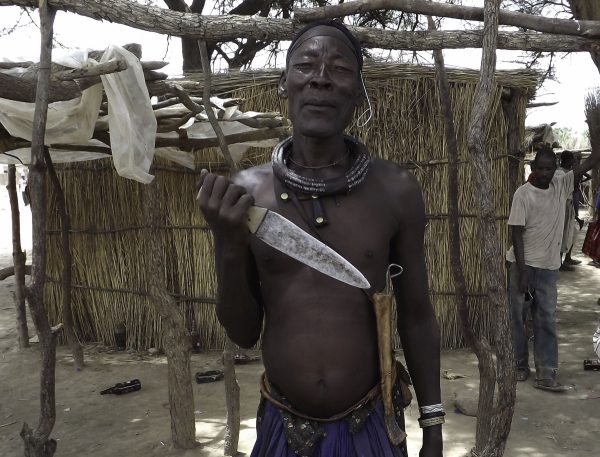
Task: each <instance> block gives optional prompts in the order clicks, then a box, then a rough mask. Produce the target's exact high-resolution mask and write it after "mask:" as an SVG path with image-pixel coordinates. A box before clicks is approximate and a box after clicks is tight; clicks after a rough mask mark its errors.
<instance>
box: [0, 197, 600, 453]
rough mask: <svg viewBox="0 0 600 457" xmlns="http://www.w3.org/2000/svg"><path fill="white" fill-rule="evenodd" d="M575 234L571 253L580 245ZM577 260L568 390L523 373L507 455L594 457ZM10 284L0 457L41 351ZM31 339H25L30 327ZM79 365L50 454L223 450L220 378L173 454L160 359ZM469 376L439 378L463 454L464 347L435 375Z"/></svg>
mask: <svg viewBox="0 0 600 457" xmlns="http://www.w3.org/2000/svg"><path fill="white" fill-rule="evenodd" d="M22 218H23V225H24V227H25V228H24V230H23V240H24V241H23V244H24V248H25V249H27V250H28V251H30V249H31V233H30V229H28V228H27V227H29V226H30V221H31V215H30V213H29V210H28V209H23V212H22ZM584 232H585V228H584V230H583V231H582V232H581V233H580V237H579V240H578V245H577V246H576V249H577V250H579V249H580V247H581V241H582V238H583V234H584ZM10 233H11V232H10V211H9V206H8V198H7V193H6V191H5V190H4V189H0V268H3V267H6V266H9V265H11V264H12V258H11V250H12V248H11V235H10ZM575 257H576V258H579V259H580V260H582V261H583V263H582V265H581V266H579V267H578V268H577V271H574V272H566V273H563V276H562V279H561V281H560V283H559V293H560V296H559V308H558V318H559V321H558V331H559V337H560V339H559V344H560V347H559V351H560V371H559V380H560V381H561V382H562V383H564V384H565V385H566V386H567V387H568V391H567V392H565V393H563V394H554V393H550V392H544V391H540V390H537V389H534V388H533V381H532V378H530V379H529V380H528V381H527V382H524V383H519V385H518V386H517V388H518V392H517V403H516V409H515V414H514V418H513V426H512V431H511V434H510V437H509V440H508V445H507V451H506V454H505V455H507V456H525V455H526V456H531V457H550V456H557V455H561V456H566V457H575V456H587V455H594V449H596V452H597V449H598V439H599V438H600V414H599V413H598V410H599V408H600V400H599V399H597V397H598V396H599V395H598V394H600V372H592V371H583V369H582V360H583V359H584V358H593V355H594V354H593V351H592V343H591V337H592V334H593V333H594V330H595V329H596V327H597V325H598V321H599V320H600V319H599V318H600V306H598V305H597V304H596V302H597V300H598V298H599V297H600V269H596V268H594V267H592V266H590V265H587V263H588V259H586V258H584V257H583V256H581V255H576V256H575ZM13 289H14V283H13V279H12V278H9V279H7V280H4V281H2V282H0V355H1V357H2V359H1V360H0V386H1V387H0V392H1V394H0V456H19V455H23V453H22V450H21V438H20V437H19V431H20V429H21V426H22V424H23V422H25V421H26V422H28V423H29V424H30V425H31V426H35V425H36V424H37V419H38V415H39V400H38V395H39V361H40V358H39V348H38V347H37V346H38V345H37V344H33V345H32V347H31V348H30V349H27V350H23V351H19V349H18V347H17V343H16V331H15V329H14V322H15V314H14V305H13V299H12V294H11V292H12V290H13ZM29 328H30V334H31V335H34V334H35V332H34V329H33V325H32V324H31V322H30V327H29ZM219 359H220V353H219V352H217V351H207V352H204V353H201V354H194V355H193V356H192V373H195V372H197V371H206V370H209V369H218V368H220V362H219ZM85 363H86V366H85V369H84V370H83V371H82V372H75V371H74V369H73V363H72V358H71V356H70V354H69V351H68V349H67V348H66V347H64V346H63V347H59V348H58V353H57V369H56V410H57V412H56V424H55V426H54V430H53V431H52V435H51V436H52V437H53V438H55V439H57V440H59V441H58V452H57V454H56V455H57V456H58V455H65V456H66V455H70V456H92V455H93V456H95V457H102V456H106V457H113V456H117V455H127V456H129V457H137V456H140V457H141V456H155V455H156V456H162V455H172V456H177V457H188V456H192V455H194V456H196V455H201V456H218V455H223V437H224V433H225V431H224V426H225V399H224V387H223V383H222V382H216V383H210V384H195V383H194V387H193V389H194V403H195V408H194V409H195V410H196V436H197V440H198V442H199V443H200V444H199V445H198V447H197V449H194V450H190V451H186V452H183V451H171V450H170V419H169V411H168V401H167V374H166V373H167V371H166V358H165V357H164V356H163V355H160V354H159V355H157V356H150V355H148V354H147V353H145V352H132V353H128V352H113V351H112V349H111V348H107V347H104V346H103V345H101V344H88V345H87V346H86V347H85ZM444 370H451V371H452V373H455V374H462V375H467V376H468V377H466V378H462V379H456V380H453V381H451V380H447V379H444V378H442V379H441V384H442V390H443V403H444V407H445V409H446V411H448V412H449V414H448V416H447V424H446V425H445V426H444V440H445V445H444V446H445V455H446V456H447V457H462V456H465V455H467V453H468V450H469V449H470V448H471V447H472V446H473V441H474V436H475V424H476V419H475V418H473V417H469V416H465V415H463V414H460V413H458V412H457V411H455V407H454V392H455V391H456V390H457V389H459V388H460V387H463V386H468V387H474V388H477V385H478V372H477V360H476V358H475V357H474V356H473V355H472V354H471V353H470V351H469V350H466V349H459V350H445V351H443V354H442V372H443V371H444ZM261 372H262V366H261V365H260V363H258V364H251V365H244V366H238V368H237V373H238V379H239V382H240V385H241V401H242V407H241V410H242V411H241V413H242V432H241V436H240V446H239V450H240V452H241V454H240V455H244V454H246V455H249V453H250V451H251V448H252V444H253V442H254V439H255V437H256V433H255V428H254V418H255V410H256V406H257V404H258V398H259V392H258V379H259V375H260V373H261ZM134 378H138V379H140V380H141V383H142V389H141V391H139V392H135V393H132V394H129V395H125V396H114V395H106V396H100V395H99V392H100V390H101V389H104V388H106V387H109V386H111V385H113V384H114V383H116V382H120V381H126V380H130V379H134ZM406 414H407V433H408V436H409V438H408V440H409V454H410V456H411V457H412V456H417V455H418V451H419V448H420V431H419V428H418V425H417V422H416V420H417V417H418V410H417V407H416V405H415V403H414V402H413V406H412V407H411V408H409V409H408V410H407V411H406Z"/></svg>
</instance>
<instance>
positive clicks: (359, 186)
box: [199, 20, 444, 457]
mask: <svg viewBox="0 0 600 457" xmlns="http://www.w3.org/2000/svg"><path fill="white" fill-rule="evenodd" d="M361 69H362V54H361V49H360V46H359V45H358V42H357V41H356V39H355V38H354V37H353V36H352V34H351V33H350V32H349V31H348V30H347V29H346V28H345V27H344V26H343V25H342V24H341V23H339V22H337V21H331V20H324V21H317V22H315V23H312V24H309V25H308V26H307V27H305V28H304V29H303V30H301V31H300V32H299V33H298V35H297V36H296V38H295V39H294V40H293V41H292V44H291V45H290V49H289V51H288V55H287V62H286V69H285V71H284V72H283V74H282V76H281V79H280V83H279V88H278V92H279V95H280V96H281V97H282V98H284V99H286V100H287V102H288V116H289V118H290V119H291V121H292V123H293V125H294V134H293V137H292V138H290V139H288V140H285V141H283V142H282V143H281V144H280V145H278V146H277V147H276V148H275V151H274V153H273V163H272V164H264V165H261V166H258V167H254V168H251V169H249V170H245V171H243V172H240V173H238V174H237V175H235V176H234V177H233V178H232V180H231V181H230V180H228V179H226V178H224V177H222V176H216V175H213V174H209V173H208V172H206V171H203V173H202V174H201V178H200V182H199V186H201V192H200V195H199V205H200V209H201V210H202V213H203V214H204V216H205V219H206V220H207V222H208V224H209V225H210V227H211V229H212V232H213V235H214V242H215V258H216V269H217V280H218V289H217V297H218V304H217V316H218V318H219V321H220V322H221V324H222V325H223V326H224V327H225V329H226V330H227V334H228V335H229V337H230V338H231V339H232V340H233V341H234V342H236V343H237V344H238V345H240V346H242V347H246V348H248V347H251V346H253V345H254V344H255V343H256V342H257V341H258V339H259V337H260V335H261V330H262V352H263V360H264V365H265V369H266V375H267V376H265V377H264V378H263V385H267V383H268V386H267V387H265V389H263V396H268V397H269V401H264V398H263V401H261V407H260V408H259V414H258V419H257V431H258V438H257V443H256V445H255V448H254V451H253V453H252V455H253V456H265V455H266V456H270V457H271V456H295V455H315V456H327V457H332V456H340V457H342V456H344V457H345V456H353V455H372V456H400V455H406V451H405V447H404V443H401V445H400V446H393V445H392V444H391V443H390V442H389V440H388V439H387V438H386V435H385V431H384V428H383V415H382V406H381V401H380V400H379V399H369V392H372V391H373V388H374V386H377V384H378V383H379V378H380V376H379V361H378V349H377V331H376V322H375V316H374V312H373V307H372V304H371V303H370V300H369V297H370V295H371V294H373V293H374V292H376V291H382V290H383V289H384V288H385V285H386V271H387V268H388V264H389V263H396V264H399V265H401V266H402V267H403V268H404V272H403V273H402V275H400V276H399V277H397V278H395V279H394V290H395V297H396V300H397V304H398V331H399V333H400V337H401V340H402V346H403V349H404V354H405V357H406V362H407V365H408V369H409V371H410V374H411V376H412V380H413V383H414V387H415V392H416V395H417V399H418V402H419V405H421V406H422V407H424V408H421V418H422V419H423V420H425V422H421V424H422V425H423V424H428V422H427V419H429V418H433V419H441V417H440V416H443V414H444V413H443V409H442V408H441V394H440V383H439V371H440V360H439V345H440V342H439V329H438V325H437V321H436V318H435V314H434V312H433V308H432V306H431V303H430V301H429V296H428V286H427V271H426V268H425V258H424V253H423V233H424V227H425V214H424V206H423V199H422V196H421V190H420V186H419V184H418V182H417V180H416V179H415V177H414V176H413V175H412V174H411V173H409V172H408V171H406V170H404V169H402V168H401V167H399V166H398V165H396V164H393V163H391V162H387V161H384V160H379V159H374V158H371V157H370V156H369V153H368V151H367V149H366V147H365V146H364V145H363V144H361V143H360V142H358V141H357V140H355V139H353V138H350V137H348V136H345V135H344V134H343V132H344V129H345V128H346V127H347V126H348V125H349V123H350V121H351V120H352V117H353V113H354V109H355V108H356V107H358V106H361V105H362V104H363V101H364V98H365V92H364V85H363V84H362V75H361ZM252 204H256V205H258V206H262V207H265V208H268V209H270V210H272V211H275V212H277V213H279V214H281V215H283V216H284V217H286V218H287V219H289V220H291V221H293V222H294V223H295V224H297V225H298V226H300V227H301V228H303V229H304V230H306V231H307V232H309V233H311V234H313V235H314V236H316V237H318V238H321V239H322V240H324V241H326V242H327V243H328V244H329V245H330V246H331V247H333V248H334V249H335V250H336V251H338V252H339V253H340V254H341V255H342V256H343V257H345V258H346V259H347V260H349V261H350V262H351V263H352V264H353V265H354V266H355V267H357V268H358V269H359V270H360V271H361V272H362V273H363V274H364V275H365V276H366V278H367V279H368V281H369V282H370V284H371V285H372V288H371V289H370V290H368V291H364V290H359V289H357V288H354V287H351V286H348V285H346V284H343V283H341V282H339V281H336V280H334V279H331V278H329V277H327V276H325V275H323V274H321V273H319V272H317V271H315V270H313V269H311V268H309V267H307V266H305V265H303V264H301V263H299V262H297V261H296V260H293V259H292V258H290V257H288V256H286V255H284V254H282V253H279V252H278V251H275V250H274V249H272V248H270V247H269V246H267V245H265V244H264V243H263V242H261V241H260V240H258V239H256V238H254V237H251V236H250V235H249V232H248V229H247V227H246V222H245V214H246V211H247V210H248V208H249V207H250V205H252ZM263 319H264V329H263V328H262V325H263ZM396 400H401V399H398V398H396ZM273 401H276V402H277V405H276V404H275V403H274V402H273ZM396 414H397V420H398V423H399V425H400V426H402V425H403V417H402V416H403V415H402V410H401V408H400V409H399V410H398V411H397V412H396ZM398 414H399V415H398ZM339 416H343V417H342V418H340V419H339V420H333V419H337V418H339ZM434 422H441V421H439V420H436V421H434ZM420 455H421V456H422V457H425V456H427V457H429V456H437V457H439V456H441V455H442V432H441V425H440V424H439V423H438V424H436V425H432V426H426V427H424V428H423V448H422V449H421V454H420Z"/></svg>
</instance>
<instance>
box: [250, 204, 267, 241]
mask: <svg viewBox="0 0 600 457" xmlns="http://www.w3.org/2000/svg"><path fill="white" fill-rule="evenodd" d="M268 212H269V210H268V209H267V208H262V207H260V206H251V207H250V208H248V211H247V212H246V223H247V224H248V230H250V233H252V234H255V233H256V231H257V230H258V229H259V227H260V224H262V222H263V220H264V219H265V217H266V216H267V213H268Z"/></svg>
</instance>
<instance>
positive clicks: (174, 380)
mask: <svg viewBox="0 0 600 457" xmlns="http://www.w3.org/2000/svg"><path fill="white" fill-rule="evenodd" d="M142 189H143V203H142V204H143V209H144V216H145V218H146V226H147V231H146V238H145V242H146V259H147V264H146V265H147V267H146V274H147V275H148V276H147V278H148V284H149V290H148V292H149V296H150V302H151V303H152V305H153V306H154V308H155V309H156V311H157V312H158V314H159V315H160V317H161V320H162V328H163V331H164V332H165V334H166V337H165V338H164V342H165V343H164V344H165V346H164V350H165V353H166V355H167V363H168V384H169V387H168V389H169V405H170V409H169V412H170V414H171V438H172V440H173V447H174V448H179V449H192V448H194V447H195V446H196V420H195V416H194V391H193V390H192V374H191V364H190V355H191V346H190V340H189V338H188V332H187V330H186V328H185V321H184V316H183V312H182V311H181V310H180V309H179V307H178V306H177V304H176V303H175V300H173V298H172V297H171V296H170V295H169V293H168V292H167V290H166V284H167V278H166V274H165V270H164V266H165V264H166V263H165V261H164V249H163V241H162V234H161V232H160V201H159V198H158V184H157V182H156V178H154V180H153V181H152V182H151V183H150V184H147V185H144V186H142Z"/></svg>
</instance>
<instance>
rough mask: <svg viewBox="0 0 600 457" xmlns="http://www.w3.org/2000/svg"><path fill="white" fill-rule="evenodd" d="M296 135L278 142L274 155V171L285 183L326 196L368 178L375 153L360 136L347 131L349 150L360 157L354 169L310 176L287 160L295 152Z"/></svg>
mask: <svg viewBox="0 0 600 457" xmlns="http://www.w3.org/2000/svg"><path fill="white" fill-rule="evenodd" d="M292 141H293V137H289V138H287V139H285V140H283V141H282V142H281V143H279V144H278V145H277V146H275V149H274V150H273V155H272V158H271V159H272V163H273V172H274V173H275V176H277V178H278V179H279V180H280V181H281V182H283V184H284V185H285V186H286V187H288V188H290V189H292V190H294V191H296V192H300V193H304V194H310V195H316V196H319V197H326V196H329V195H335V194H343V193H346V192H348V191H350V190H352V188H354V187H356V186H358V185H359V184H360V183H361V182H363V181H364V179H365V177H366V176H367V172H368V171H369V165H370V164H371V156H370V155H369V153H368V152H367V148H366V147H365V146H364V145H363V144H362V143H361V142H359V141H358V140H356V139H354V138H352V137H350V136H347V135H344V142H345V143H346V147H347V148H348V151H349V152H354V154H355V155H356V160H355V161H354V163H353V164H352V166H351V167H350V170H348V171H347V172H346V174H344V175H342V176H338V177H336V178H333V179H314V178H306V177H304V176H300V175H299V174H297V173H295V172H294V171H293V170H290V169H289V168H288V167H287V165H286V164H287V161H288V159H289V157H290V154H291V152H292V144H293V143H292Z"/></svg>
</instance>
